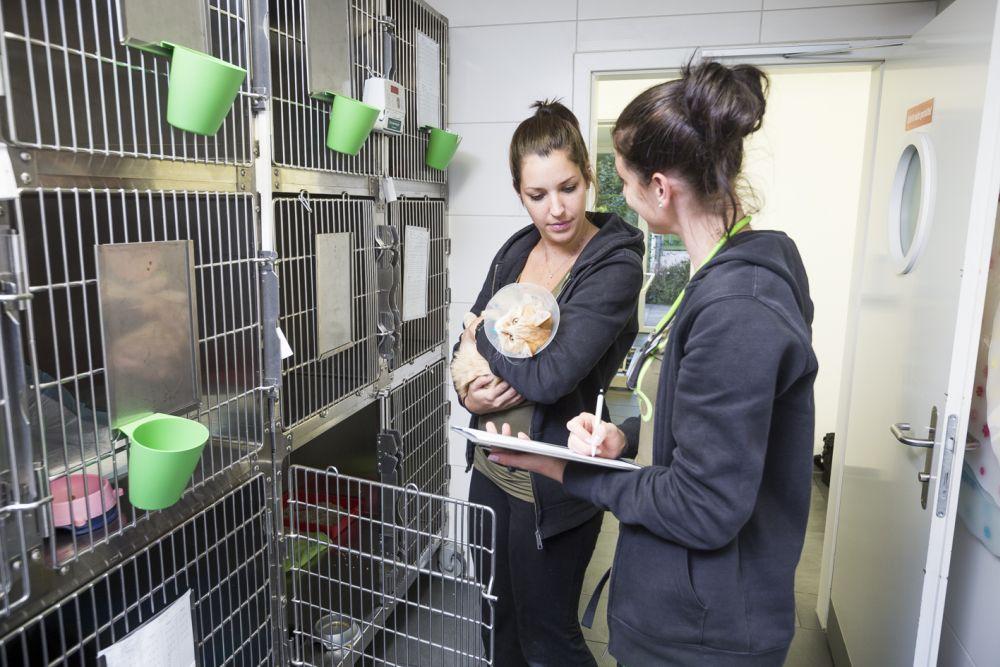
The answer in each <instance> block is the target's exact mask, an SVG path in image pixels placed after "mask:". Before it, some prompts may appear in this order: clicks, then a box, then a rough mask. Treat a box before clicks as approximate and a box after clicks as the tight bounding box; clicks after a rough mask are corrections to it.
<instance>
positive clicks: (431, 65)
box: [415, 30, 444, 130]
mask: <svg viewBox="0 0 1000 667" xmlns="http://www.w3.org/2000/svg"><path fill="white" fill-rule="evenodd" d="M415 32H416V35H417V39H416V42H417V43H416V47H417V127H436V128H438V129H441V130H443V129H444V128H443V127H441V45H440V44H438V43H437V42H435V41H434V40H433V39H431V38H430V37H428V36H427V35H425V34H424V33H422V32H420V31H419V30H417V31H415Z"/></svg>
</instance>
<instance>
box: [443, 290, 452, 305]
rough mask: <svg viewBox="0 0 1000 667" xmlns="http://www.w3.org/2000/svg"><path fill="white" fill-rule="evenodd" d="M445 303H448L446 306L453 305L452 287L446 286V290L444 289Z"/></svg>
mask: <svg viewBox="0 0 1000 667" xmlns="http://www.w3.org/2000/svg"><path fill="white" fill-rule="evenodd" d="M444 305H446V306H450V305H451V288H450V287H446V288H445V290H444Z"/></svg>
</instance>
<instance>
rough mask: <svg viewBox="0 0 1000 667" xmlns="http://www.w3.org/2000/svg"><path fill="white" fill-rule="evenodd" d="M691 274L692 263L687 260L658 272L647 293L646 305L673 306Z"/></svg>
mask: <svg viewBox="0 0 1000 667" xmlns="http://www.w3.org/2000/svg"><path fill="white" fill-rule="evenodd" d="M690 273H691V262H690V261H689V260H686V259H685V260H684V261H683V262H678V263H677V264H674V265H673V266H668V267H667V268H665V269H660V270H659V271H657V272H656V275H655V276H653V282H652V283H650V285H649V291H648V292H646V303H662V304H664V305H670V304H672V303H673V302H674V299H676V298H677V295H678V294H680V293H681V290H682V289H684V285H686V284H687V281H688V276H689V275H690Z"/></svg>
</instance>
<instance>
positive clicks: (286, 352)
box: [275, 327, 294, 359]
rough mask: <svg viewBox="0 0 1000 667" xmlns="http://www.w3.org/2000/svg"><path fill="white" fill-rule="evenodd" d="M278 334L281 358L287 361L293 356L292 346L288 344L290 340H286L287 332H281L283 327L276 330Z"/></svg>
mask: <svg viewBox="0 0 1000 667" xmlns="http://www.w3.org/2000/svg"><path fill="white" fill-rule="evenodd" d="M275 330H276V331H277V332H278V348H279V349H280V350H281V358H282V359H287V358H288V357H290V356H292V355H293V354H294V352H292V346H291V345H289V344H288V339H287V338H285V332H284V331H282V330H281V327H277V328H276V329H275Z"/></svg>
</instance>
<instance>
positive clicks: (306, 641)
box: [285, 466, 496, 667]
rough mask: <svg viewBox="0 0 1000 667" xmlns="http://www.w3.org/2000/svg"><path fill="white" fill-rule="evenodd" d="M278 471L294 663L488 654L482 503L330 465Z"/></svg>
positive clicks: (489, 546)
mask: <svg viewBox="0 0 1000 667" xmlns="http://www.w3.org/2000/svg"><path fill="white" fill-rule="evenodd" d="M289 482H290V486H289V499H288V501H287V506H286V510H285V517H286V519H285V521H286V527H287V530H288V534H287V543H288V548H289V551H290V553H291V554H292V558H291V561H290V568H289V579H290V581H289V584H290V585H289V587H288V591H289V596H290V602H291V604H290V605H289V613H290V614H291V619H290V626H291V637H292V649H291V654H292V659H293V664H297V665H337V664H340V665H351V664H356V663H360V664H365V665H368V664H376V665H387V666H397V665H398V666H400V667H402V666H404V665H405V666H407V667H409V666H412V665H489V664H492V661H491V659H490V658H489V656H490V654H491V653H492V636H493V635H492V630H493V607H492V603H493V600H494V599H495V598H493V597H492V595H491V593H490V591H491V588H492V585H493V575H494V570H493V553H494V542H495V538H496V535H495V527H494V525H495V524H494V521H493V514H492V510H490V509H489V508H487V507H482V506H478V505H472V504H469V503H468V502H465V501H461V500H455V499H452V498H445V497H442V496H435V495H431V494H426V493H422V492H420V491H417V490H415V489H411V488H400V487H396V486H390V485H385V484H380V483H378V482H372V481H369V480H365V479H360V478H354V477H347V476H344V475H341V474H339V473H338V472H336V470H333V469H331V470H328V471H321V470H314V469H310V468H302V467H298V466H293V467H292V468H291V469H290V471H289ZM437 515H448V516H451V517H452V519H453V520H452V522H451V523H450V525H449V527H448V528H447V530H432V529H431V528H430V525H431V517H432V516H437Z"/></svg>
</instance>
